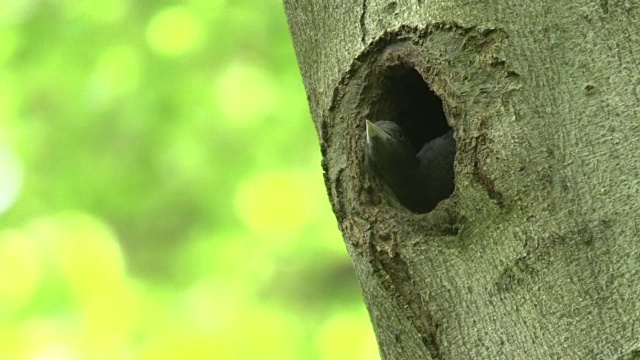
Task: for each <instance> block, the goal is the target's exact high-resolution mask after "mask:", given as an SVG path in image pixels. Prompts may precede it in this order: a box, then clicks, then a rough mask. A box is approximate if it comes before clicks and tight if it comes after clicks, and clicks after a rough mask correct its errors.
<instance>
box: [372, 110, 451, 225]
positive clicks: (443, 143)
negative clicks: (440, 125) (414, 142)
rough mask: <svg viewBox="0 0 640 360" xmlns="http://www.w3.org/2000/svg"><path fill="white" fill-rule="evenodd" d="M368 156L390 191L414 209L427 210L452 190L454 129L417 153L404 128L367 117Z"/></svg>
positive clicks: (419, 211) (376, 174) (375, 171)
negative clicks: (373, 121) (373, 120)
mask: <svg viewBox="0 0 640 360" xmlns="http://www.w3.org/2000/svg"><path fill="white" fill-rule="evenodd" d="M364 153H365V160H366V163H367V166H368V168H369V170H370V171H371V172H372V173H373V174H374V175H375V176H376V177H377V178H378V179H379V180H380V181H381V182H382V183H383V184H384V185H385V187H386V189H387V190H388V192H390V193H391V194H392V195H393V197H395V198H396V199H397V200H398V202H400V203H401V204H402V205H404V207H406V208H407V209H409V210H411V211H413V212H414V213H426V212H429V211H431V210H433V208H435V207H436V205H438V202H440V201H441V200H444V199H446V198H448V197H449V196H450V195H451V193H453V188H454V175H453V160H454V158H455V154H456V142H455V140H454V138H453V130H449V132H447V133H446V134H444V135H442V136H440V137H437V138H435V139H433V140H431V141H429V142H427V143H426V144H424V146H422V149H420V151H419V152H418V153H417V154H416V153H415V150H413V148H412V146H411V143H410V142H409V139H407V137H406V136H405V134H404V131H403V130H402V128H401V127H400V126H399V125H398V124H396V123H394V122H391V121H378V122H376V123H375V124H374V123H372V122H370V121H368V120H367V131H366V144H365V151H364Z"/></svg>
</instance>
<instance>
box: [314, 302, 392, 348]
mask: <svg viewBox="0 0 640 360" xmlns="http://www.w3.org/2000/svg"><path fill="white" fill-rule="evenodd" d="M316 341H317V345H318V349H319V350H320V351H319V352H320V354H321V357H320V358H321V359H323V360H374V359H379V358H380V357H379V355H378V352H377V351H376V350H377V349H376V340H375V337H374V334H373V330H372V329H371V323H370V321H369V318H368V316H367V314H366V313H365V312H359V313H342V314H336V315H334V316H333V317H332V318H330V319H329V320H328V321H327V322H326V323H325V324H324V326H323V327H322V329H321V330H320V333H319V334H318V337H317V338H316Z"/></svg>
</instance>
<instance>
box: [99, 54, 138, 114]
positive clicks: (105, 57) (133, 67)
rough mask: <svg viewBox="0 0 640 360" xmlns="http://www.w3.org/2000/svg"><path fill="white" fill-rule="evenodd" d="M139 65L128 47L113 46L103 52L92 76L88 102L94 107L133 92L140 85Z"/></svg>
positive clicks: (135, 56)
mask: <svg viewBox="0 0 640 360" xmlns="http://www.w3.org/2000/svg"><path fill="white" fill-rule="evenodd" d="M140 73H141V64H140V58H139V56H138V54H137V53H136V52H135V50H134V49H133V48H131V47H129V46H114V47H110V48H108V49H107V50H106V51H104V52H103V53H102V54H101V56H100V59H99V60H98V64H97V65H96V68H95V70H94V74H93V76H92V82H91V88H90V91H89V93H90V96H91V98H90V100H91V102H92V103H94V104H96V105H101V104H105V103H109V102H111V101H112V100H114V99H117V98H119V97H122V96H125V95H127V94H130V93H131V92H133V91H135V90H136V89H137V88H138V86H139V83H140Z"/></svg>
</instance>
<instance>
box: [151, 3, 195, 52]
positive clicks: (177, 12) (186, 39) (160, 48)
mask: <svg viewBox="0 0 640 360" xmlns="http://www.w3.org/2000/svg"><path fill="white" fill-rule="evenodd" d="M146 35H147V42H148V43H149V46H150V47H151V48H152V49H153V50H154V51H156V52H157V53H159V54H162V55H183V54H185V53H187V52H189V51H192V50H193V49H195V48H196V47H198V46H199V45H200V42H201V40H202V23H201V21H200V19H198V18H197V17H196V15H195V14H193V13H192V12H191V11H190V10H189V9H188V8H186V7H184V6H174V7H169V8H165V9H163V10H160V11H159V12H157V13H156V14H155V15H154V16H153V18H151V21H150V22H149V24H148V25H147V31H146Z"/></svg>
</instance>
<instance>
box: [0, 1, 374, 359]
mask: <svg viewBox="0 0 640 360" xmlns="http://www.w3.org/2000/svg"><path fill="white" fill-rule="evenodd" d="M0 67H1V68H0V339H2V340H1V342H2V346H0V358H1V359H331V360H340V359H349V360H353V359H356V360H357V359H376V358H377V357H378V355H377V349H376V345H375V341H374V337H373V334H372V332H371V326H370V323H369V320H368V317H367V314H366V311H365V309H364V306H363V304H362V300H361V295H360V291H359V290H358V288H357V285H356V283H355V280H354V276H353V270H352V268H351V265H350V263H349V260H348V257H347V254H346V251H345V249H344V245H343V243H342V241H341V239H340V234H339V232H338V229H337V226H336V223H335V219H334V217H333V215H332V214H331V210H330V207H329V203H328V200H327V198H326V192H325V190H324V185H323V182H322V174H321V169H320V166H319V164H320V155H319V149H318V145H317V139H316V135H315V132H314V128H313V124H312V122H311V120H310V118H309V113H308V108H307V104H306V100H305V95H304V88H303V86H302V81H301V79H300V75H299V73H298V67H297V65H296V63H295V55H294V52H293V48H292V45H291V39H290V37H289V34H288V32H287V28H286V21H285V18H284V14H283V10H282V8H281V4H280V2H279V1H277V0H266V1H265V0H233V1H231V0H184V1H182V2H166V1H144V2H133V1H130V0H84V1H77V0H3V1H1V2H0Z"/></svg>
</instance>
